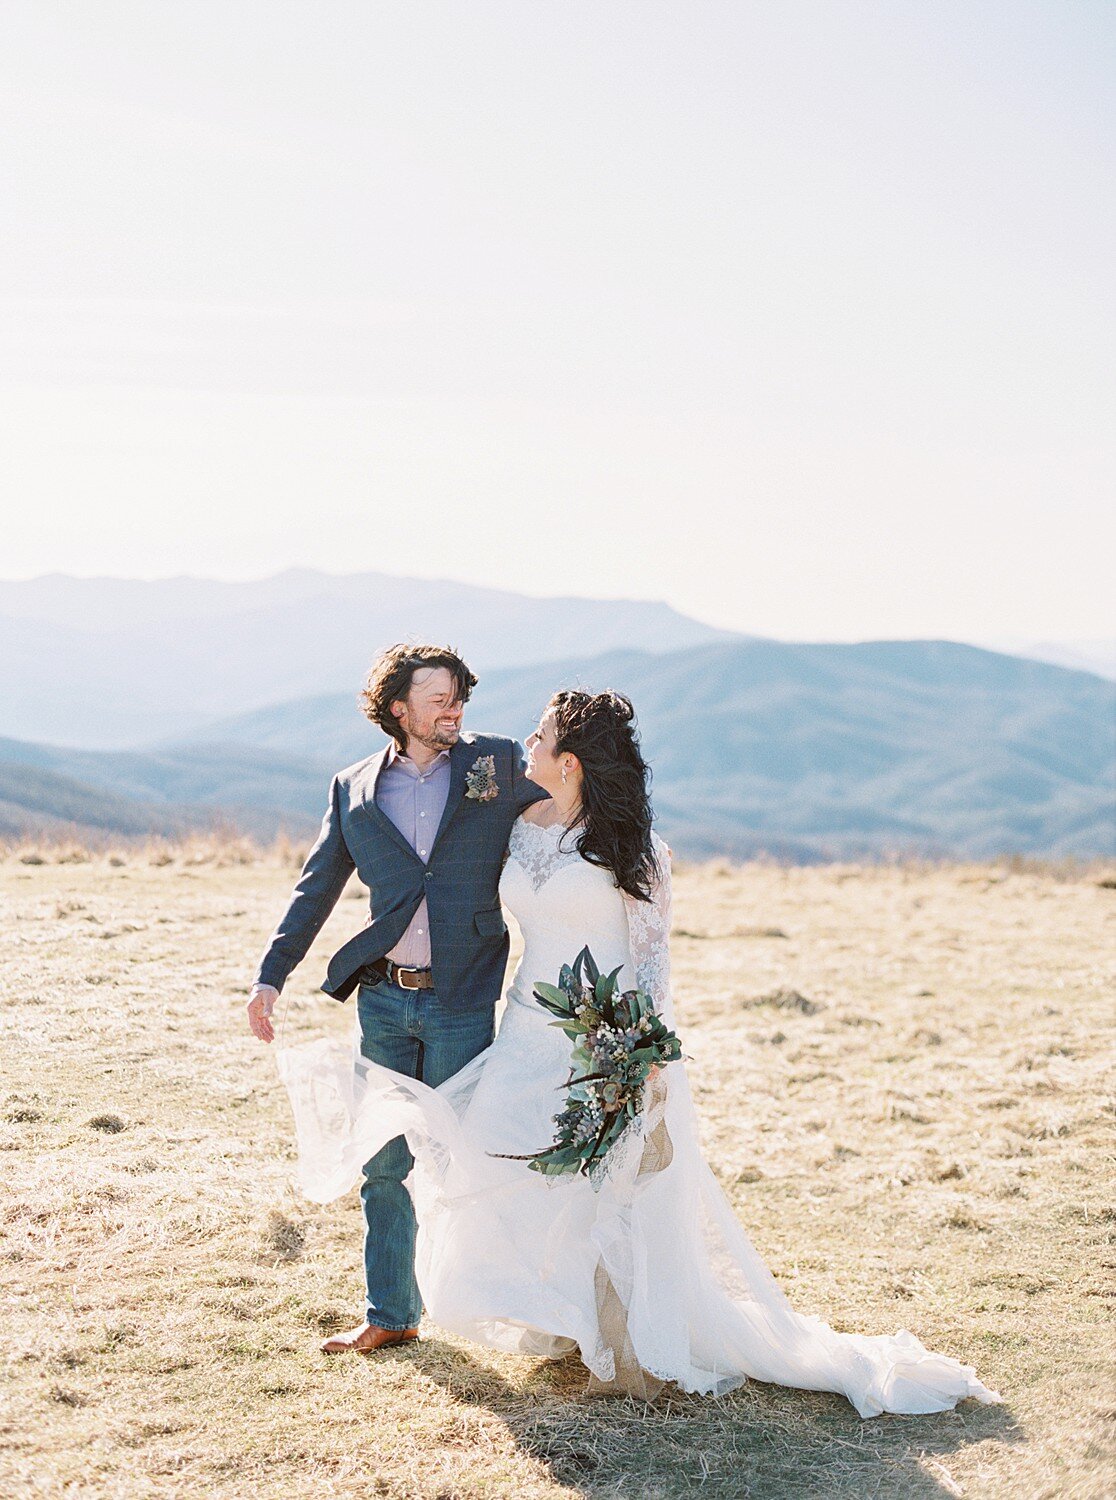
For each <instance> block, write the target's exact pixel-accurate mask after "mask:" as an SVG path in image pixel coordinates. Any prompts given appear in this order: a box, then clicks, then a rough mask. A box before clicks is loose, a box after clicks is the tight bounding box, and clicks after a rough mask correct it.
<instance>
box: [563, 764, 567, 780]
mask: <svg viewBox="0 0 1116 1500" xmlns="http://www.w3.org/2000/svg"><path fill="white" fill-rule="evenodd" d="M565 779H566V768H565V766H563V767H562V780H563V781H565Z"/></svg>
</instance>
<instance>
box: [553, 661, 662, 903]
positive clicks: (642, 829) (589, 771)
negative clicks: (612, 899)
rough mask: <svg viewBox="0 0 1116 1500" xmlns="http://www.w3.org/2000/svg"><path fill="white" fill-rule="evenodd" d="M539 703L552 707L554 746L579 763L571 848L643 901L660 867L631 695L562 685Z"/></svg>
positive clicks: (647, 772)
mask: <svg viewBox="0 0 1116 1500" xmlns="http://www.w3.org/2000/svg"><path fill="white" fill-rule="evenodd" d="M547 708H552V709H553V710H554V728H555V735H556V739H555V746H554V753H555V754H556V755H561V754H562V752H563V751H564V750H568V751H569V752H570V754H571V755H576V756H577V758H578V760H579V761H580V762H581V812H582V815H583V817H584V818H585V829H584V831H583V832H582V834H581V835H580V837H579V838H578V842H577V850H578V853H579V854H580V855H581V857H582V859H587V860H588V861H589V863H590V864H593V865H601V866H603V867H604V868H605V869H606V870H611V872H612V875H613V877H614V879H615V881H616V884H617V885H618V886H619V887H620V888H621V889H622V890H625V891H627V893H628V895H629V896H635V897H637V898H638V899H639V900H641V901H650V899H651V887H652V883H653V881H655V880H656V879H657V878H658V877H660V876H661V873H662V872H661V870H660V869H659V862H658V860H657V859H656V858H655V850H654V848H653V847H652V844H651V797H650V791H649V788H650V782H651V767H650V766H649V765H648V764H647V762H646V761H645V760H644V758H643V754H642V752H641V750H640V746H639V731H638V730H637V729H636V728H635V724H634V720H635V710H634V709H633V707H632V703H631V699H630V698H625V696H624V694H623V693H613V692H605V693H587V692H583V691H582V690H581V689H579V688H563V689H562V690H561V691H560V692H557V693H555V694H554V696H553V697H552V698H551V700H550V702H549V703H548V704H547Z"/></svg>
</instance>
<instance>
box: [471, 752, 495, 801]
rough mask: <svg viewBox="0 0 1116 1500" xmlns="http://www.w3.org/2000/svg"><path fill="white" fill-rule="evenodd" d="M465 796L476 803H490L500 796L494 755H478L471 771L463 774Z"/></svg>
mask: <svg viewBox="0 0 1116 1500" xmlns="http://www.w3.org/2000/svg"><path fill="white" fill-rule="evenodd" d="M465 795H466V797H472V798H473V799H474V800H475V801H477V802H491V801H492V799H493V798H494V797H498V796H499V795H500V788H499V787H498V786H497V785H496V757H495V756H494V755H478V756H477V758H476V760H475V761H474V762H473V764H472V767H471V769H470V770H468V771H466V772H465Z"/></svg>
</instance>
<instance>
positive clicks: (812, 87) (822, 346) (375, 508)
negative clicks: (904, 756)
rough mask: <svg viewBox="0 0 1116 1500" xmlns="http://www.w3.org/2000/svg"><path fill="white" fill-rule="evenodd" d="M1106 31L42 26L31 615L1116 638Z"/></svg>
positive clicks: (435, 12) (28, 394) (955, 9)
mask: <svg viewBox="0 0 1116 1500" xmlns="http://www.w3.org/2000/svg"><path fill="white" fill-rule="evenodd" d="M1114 42H1116V7H1114V6H1113V5H1111V4H1110V3H1107V0H1095V3H1091V0H1048V3H1044V4H1035V3H1028V0H1002V3H995V0H764V3H755V0H672V3H671V4H663V3H659V0H503V3H494V0H439V3H437V4H434V3H428V0H390V3H387V0H355V3H350V0H314V3H291V0H266V3H262V0H261V3H258V0H218V3H214V0H190V3H189V4H172V3H170V0H163V3H158V0H131V3H129V0H95V3H91V0H82V3H71V4H65V3H59V0H6V3H5V4H4V5H3V7H2V9H0V182H2V184H3V190H2V203H3V207H2V209H0V213H2V215H3V220H4V222H3V224H0V229H2V233H0V313H2V316H3V322H4V325H5V327H6V336H5V338H4V340H3V347H2V349H0V421H2V435H3V441H2V443H0V485H2V494H3V502H4V509H5V516H4V521H3V526H2V528H0V577H6V578H22V577H30V576H33V575H35V574H38V573H43V572H50V571H64V572H73V573H78V574H95V573H108V574H115V575H121V576H136V577H156V576H161V575H166V574H171V573H181V572H193V573H199V574H205V575H208V576H214V577H220V578H231V579H235V578H250V577H259V576H262V575H264V574H268V573H271V572H274V571H277V570H279V569H281V568H285V567H288V566H305V567H318V568H324V569H327V570H329V571H333V572H352V571H358V570H363V569H377V570H382V571H386V572H391V573H397V574H415V575H421V576H424V577H433V576H441V577H450V578H456V579H462V580H466V581H469V582H473V583H477V584H485V585H491V586H494V587H502V588H512V589H519V590H522V591H524V592H529V593H530V592H533V593H540V594H544V593H554V594H558V593H582V594H589V595H596V596H605V597H611V596H628V597H646V598H659V599H666V600H668V601H669V602H670V603H672V604H673V605H675V606H676V607H677V608H679V609H681V610H684V611H685V612H687V613H689V614H692V615H695V616H697V617H699V618H701V619H705V620H708V621H710V622H712V623H715V624H718V625H723V626H728V627H731V628H734V629H739V630H744V631H750V632H755V633H757V634H761V635H772V636H777V637H780V638H784V639H809V640H827V639H832V640H840V639H861V638H867V637H918V636H948V637H952V638H955V639H981V638H989V637H1008V636H1015V637H1020V638H1031V639H1040V638H1058V639H1067V638H1073V637H1089V636H1101V635H1110V634H1112V633H1113V619H1112V606H1111V604H1110V603H1109V598H1110V596H1111V592H1112V589H1111V577H1112V574H1113V572H1114V571H1116V536H1114V530H1113V528H1114V524H1116V522H1114V517H1116V507H1114V506H1113V504H1112V497H1113V489H1114V487H1113V483H1112V480H1113V469H1114V465H1113V453H1112V441H1111V438H1112V425H1113V423H1112V415H1113V412H1114V411H1116V380H1114V370H1113V349H1114V347H1116V341H1114V332H1116V319H1114V317H1113V302H1114V300H1116V293H1114V284H1113V276H1112V267H1113V266H1114V265H1116V195H1114V193H1113V189H1112V184H1113V180H1114V171H1113V169H1114V161H1113V157H1114V155H1116V153H1114V151H1113V144H1114V135H1116V131H1114V128H1113V122H1114V109H1113V98H1112V79H1113V77H1114V76H1116V45H1114Z"/></svg>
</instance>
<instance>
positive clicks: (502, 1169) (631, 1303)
mask: <svg viewBox="0 0 1116 1500" xmlns="http://www.w3.org/2000/svg"><path fill="white" fill-rule="evenodd" d="M653 838H654V841H655V846H656V851H657V853H658V856H659V860H660V863H661V866H662V869H663V880H662V882H661V884H659V885H658V887H657V889H656V892H655V899H654V900H653V901H652V902H651V903H647V902H640V901H637V900H635V899H633V898H631V897H629V896H627V895H626V894H625V893H623V892H622V891H620V890H618V889H617V888H616V886H615V885H614V883H613V880H612V876H611V875H610V874H609V873H608V872H607V871H606V870H603V869H601V868H600V867H598V866H595V865H592V864H590V863H588V862H587V861H586V860H583V859H582V858H581V856H580V855H579V854H578V853H577V852H576V849H575V847H574V845H575V842H576V833H575V832H572V831H568V830H566V829H565V828H564V827H563V826H562V825H561V824H554V825H551V826H549V827H540V826H538V825H536V824H533V823H528V822H525V821H524V820H523V819H522V818H520V819H519V820H518V821H517V823H516V824H515V826H514V828H513V830H512V835H511V841H510V846H509V855H508V859H507V862H506V864H505V867H504V872H503V875H502V877H501V880H500V896H501V899H502V901H503V903H504V905H505V906H506V907H508V908H509V909H510V911H511V912H512V913H513V915H514V916H515V918H516V919H517V921H518V923H519V926H520V928H521V930H522V933H523V939H524V945H525V946H524V952H523V957H522V959H521V961H520V963H519V966H518V968H517V969H516V972H515V976H514V978H513V980H512V983H511V985H510V987H509V989H508V992H507V995H506V1000H507V1006H506V1009H505V1012H504V1015H503V1019H502V1022H501V1025H500V1029H499V1032H498V1034H497V1036H496V1039H495V1041H494V1042H493V1043H492V1045H491V1046H490V1047H488V1048H487V1049H486V1050H485V1051H484V1052H482V1053H481V1054H480V1055H479V1056H477V1057H476V1058H474V1059H473V1061H472V1062H471V1063H469V1064H467V1065H466V1067H464V1068H463V1069H462V1070H461V1072H460V1073H457V1074H456V1075H455V1076H454V1077H453V1078H450V1079H449V1080H448V1081H447V1082H446V1083H444V1084H442V1086H441V1087H440V1088H437V1089H432V1088H429V1087H428V1086H426V1085H425V1084H422V1083H419V1082H417V1081H416V1080H415V1079H412V1078H407V1077H405V1076H403V1075H402V1074H399V1073H395V1072H393V1071H391V1070H389V1069H387V1068H384V1067H381V1066H379V1065H378V1064H375V1063H372V1062H369V1061H368V1060H367V1059H366V1058H364V1057H362V1056H361V1055H360V1053H359V1036H358V1035H354V1038H353V1043H352V1045H351V1046H345V1045H343V1044H341V1043H338V1042H328V1041H322V1042H315V1043H310V1044H304V1045H302V1046H298V1047H290V1048H285V1049H281V1050H280V1051H279V1053H278V1062H279V1069H280V1074H281V1077H282V1079H283V1082H284V1084H285V1085H286V1087H287V1090H288V1092H289V1094H290V1098H291V1103H292V1107H293V1110H294V1116H295V1122H296V1127H297V1132H298V1145H299V1169H298V1170H299V1183H300V1186H301V1188H302V1190H303V1191H304V1192H305V1194H306V1195H307V1196H308V1197H309V1198H311V1199H313V1200H315V1201H316V1202H323V1203H324V1202H328V1201H330V1200H331V1199H333V1198H336V1197H338V1196H340V1195H341V1194H342V1193H344V1192H346V1191H347V1190H348V1189H350V1188H351V1187H353V1186H354V1185H355V1184H356V1183H357V1182H358V1181H359V1180H360V1176H361V1166H362V1164H363V1163H364V1162H365V1161H366V1160H367V1159H368V1158H369V1157H370V1156H372V1155H373V1154H374V1153H375V1152H376V1151H377V1150H379V1148H380V1147H381V1146H383V1145H384V1144H385V1143H386V1142H387V1141H388V1140H390V1139H391V1138H392V1137H393V1136H396V1135H399V1134H403V1135H406V1137H407V1141H408V1144H409V1145H410V1147H411V1150H412V1151H413V1153H414V1155H415V1158H416V1163H415V1169H414V1171H413V1173H412V1175H411V1177H410V1179H409V1182H410V1185H411V1188H412V1191H413V1193H414V1198H415V1206H416V1213H417V1217H418V1221H419V1238H418V1248H417V1259H416V1273H417V1278H418V1283H419V1287H420V1289H421V1291H422V1296H423V1302H424V1305H425V1309H426V1312H427V1315H428V1316H429V1317H430V1318H431V1319H432V1320H433V1321H434V1322H435V1323H436V1324H438V1325H439V1326H440V1327H442V1328H444V1329H447V1330H451V1331H452V1332H454V1333H457V1334H462V1335H464V1336H466V1337H467V1338H470V1339H473V1340H475V1341H476V1342H478V1343H481V1344H485V1345H488V1346H489V1347H491V1348H495V1349H502V1350H510V1351H518V1352H521V1353H524V1354H531V1355H536V1356H549V1357H560V1356H562V1355H565V1354H567V1353H572V1352H573V1350H574V1349H575V1348H576V1349H577V1350H579V1351H580V1354H581V1357H582V1359H583V1360H584V1362H585V1364H586V1365H587V1366H588V1368H589V1370H590V1372H591V1382H590V1383H591V1386H592V1387H594V1388H596V1389H604V1390H610V1389H611V1390H618V1391H627V1392H630V1393H632V1394H636V1395H643V1396H651V1395H654V1394H655V1392H656V1391H657V1389H658V1388H659V1383H660V1382H664V1381H676V1382H677V1383H678V1385H679V1386H681V1387H682V1389H684V1390H686V1391H691V1392H700V1393H703V1394H711V1395H718V1394H721V1393H723V1392H725V1391H728V1390H731V1389H732V1388H733V1387H734V1386H737V1385H740V1384H742V1383H743V1382H744V1381H745V1380H747V1379H749V1378H751V1379H756V1380H763V1381H774V1382H776V1383H778V1384H779V1385H785V1386H796V1387H800V1388H803V1389H807V1390H822V1391H836V1392H840V1393H842V1394H844V1395H845V1396H847V1398H848V1399H849V1401H851V1403H852V1404H853V1406H854V1407H855V1408H856V1410H857V1411H858V1412H859V1414H860V1415H861V1416H862V1417H871V1416H876V1415H877V1414H879V1413H880V1412H885V1411H887V1412H912V1413H913V1412H933V1411H942V1410H945V1409H946V1408H948V1407H952V1406H954V1405H955V1404H956V1403H957V1402H958V1401H960V1400H962V1399H964V1398H965V1397H967V1396H973V1397H976V1398H977V1399H978V1400H980V1401H985V1402H995V1401H999V1400H1000V1399H1001V1398H1000V1397H999V1396H998V1395H997V1393H996V1392H995V1391H991V1390H989V1389H988V1388H987V1387H986V1386H984V1385H983V1384H982V1383H981V1382H980V1381H979V1380H978V1379H977V1377H976V1373H975V1371H974V1370H973V1369H972V1367H971V1366H968V1365H962V1364H960V1363H959V1362H958V1361H957V1360H956V1359H952V1358H950V1357H949V1356H947V1355H943V1354H935V1353H932V1352H931V1351H930V1350H928V1349H926V1348H924V1346H923V1345H922V1344H921V1343H920V1342H919V1341H918V1339H916V1338H915V1337H914V1336H913V1335H912V1334H910V1333H908V1332H907V1331H906V1330H902V1331H900V1332H898V1333H896V1334H895V1335H893V1336H868V1335H860V1334H847V1333H837V1332H835V1331H834V1330H833V1329H832V1328H830V1327H829V1325H828V1324H827V1323H824V1322H822V1321H821V1319H820V1318H817V1317H808V1316H803V1315H802V1314H800V1313H797V1312H795V1310H794V1309H793V1308H792V1307H791V1305H790V1303H789V1302H788V1301H787V1299H786V1297H785V1296H784V1295H783V1293H782V1291H781V1290H780V1288H779V1286H778V1284H777V1283H776V1281H775V1279H774V1278H773V1277H772V1275H771V1273H770V1272H769V1271H768V1270H767V1268H766V1266H765V1265H764V1264H763V1262H762V1260H761V1259H760V1257H759V1255H758V1254H757V1253H756V1251H755V1250H754V1249H753V1247H752V1245H751V1243H750V1241H749V1240H748V1237H747V1235H746V1234H745V1233H744V1230H743V1229H742V1228H741V1226H740V1224H739V1222H738V1221H737V1218H736V1216H735V1214H734V1212H733V1210H732V1208H731V1206H730V1204H729V1202H728V1200H727V1199H726V1197H725V1195H724V1194H723V1192H722V1191H721V1189H720V1187H719V1186H718V1184H717V1182H716V1180H715V1178H714V1177H713V1174H712V1172H711V1171H710V1170H709V1168H708V1166H707V1165H706V1164H705V1161H704V1160H703V1158H702V1155H701V1151H700V1147H699V1143H698V1129H697V1118H696V1115H695V1111H694V1106H693V1102H692V1099H691V1096H690V1089H689V1084H688V1081H687V1077H686V1071H685V1068H686V1065H685V1063H684V1062H675V1063H670V1064H668V1065H667V1066H666V1067H665V1068H664V1069H663V1070H662V1072H661V1073H660V1074H659V1076H658V1078H657V1080H656V1081H655V1082H654V1084H652V1085H651V1086H650V1087H649V1090H648V1093H649V1096H650V1097H649V1101H648V1104H647V1107H646V1109H645V1112H644V1115H643V1116H642V1117H641V1119H639V1120H638V1121H636V1122H634V1123H633V1124H632V1125H631V1126H629V1128H628V1130H627V1131H626V1132H625V1135H624V1136H623V1137H622V1138H621V1140H620V1142H619V1143H618V1145H617V1146H616V1147H614V1149H613V1151H612V1152H611V1153H610V1154H609V1157H608V1159H607V1170H606V1172H605V1174H604V1175H603V1177H602V1178H601V1179H600V1180H599V1181H598V1182H597V1183H596V1184H594V1183H591V1182H590V1181H589V1180H587V1179H586V1178H585V1177H583V1176H568V1175H567V1176H562V1177H557V1178H544V1177H543V1176H542V1175H541V1174H539V1173H537V1172H534V1171H531V1170H530V1169H529V1168H528V1166H527V1163H526V1162H524V1161H512V1160H507V1159H503V1158H501V1157H499V1156H496V1155H493V1154H492V1153H496V1152H503V1153H526V1152H532V1151H538V1150H541V1149H543V1148H544V1147H546V1146H548V1145H549V1144H550V1142H551V1141H552V1139H553V1123H552V1117H553V1115H554V1114H555V1113H556V1112H557V1111H558V1109H559V1108H560V1107H561V1105H562V1104H563V1102H564V1098H565V1092H564V1088H563V1085H564V1083H565V1081H566V1079H567V1077H568V1075H569V1056H570V1047H571V1043H570V1041H569V1039H568V1038H567V1037H566V1035H565V1034H564V1033H563V1032H562V1031H561V1030H559V1029H558V1028H557V1027H556V1026H552V1025H551V1024H550V1023H551V1021H553V1019H554V1017H553V1016H552V1015H551V1014H550V1012H548V1011H546V1010H544V1009H543V1007H542V1006H541V1005H539V1003H538V1002H537V1001H536V1000H534V999H533V998H532V988H533V986H534V984H535V982H536V981H538V980H540V979H541V980H547V981H549V982H550V983H552V984H553V983H556V982H557V978H558V973H559V970H560V969H561V967H562V965H563V964H567V963H572V962H573V960H574V958H575V957H576V955H577V954H578V952H579V951H580V950H581V949H582V948H583V947H585V946H586V945H588V947H589V948H590V950H591V951H592V954H593V957H594V958H595V960H596V962H597V964H598V966H599V967H600V970H601V972H602V973H607V972H609V971H610V970H611V969H613V968H614V967H616V965H618V964H623V965H624V969H623V971H622V973H621V975H620V979H621V983H622V986H623V988H626V989H627V988H632V987H633V986H634V985H637V984H638V986H639V987H640V988H641V989H644V990H646V991H647V992H648V993H649V994H651V995H652V996H653V997H654V999H655V1001H656V1004H657V1005H658V1008H659V1010H660V1013H661V1014H662V1016H663V1018H664V1020H665V1021H666V1023H667V1024H668V1025H671V1026H673V1024H674V1019H673V1010H672V1005H671V997H670V969H669V957H668V934H669V931H670V866H669V855H668V854H667V852H666V849H665V846H664V845H663V843H662V841H661V840H660V839H659V838H658V836H657V835H653ZM682 1040H683V1046H685V1037H684V1036H683V1038H682Z"/></svg>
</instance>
